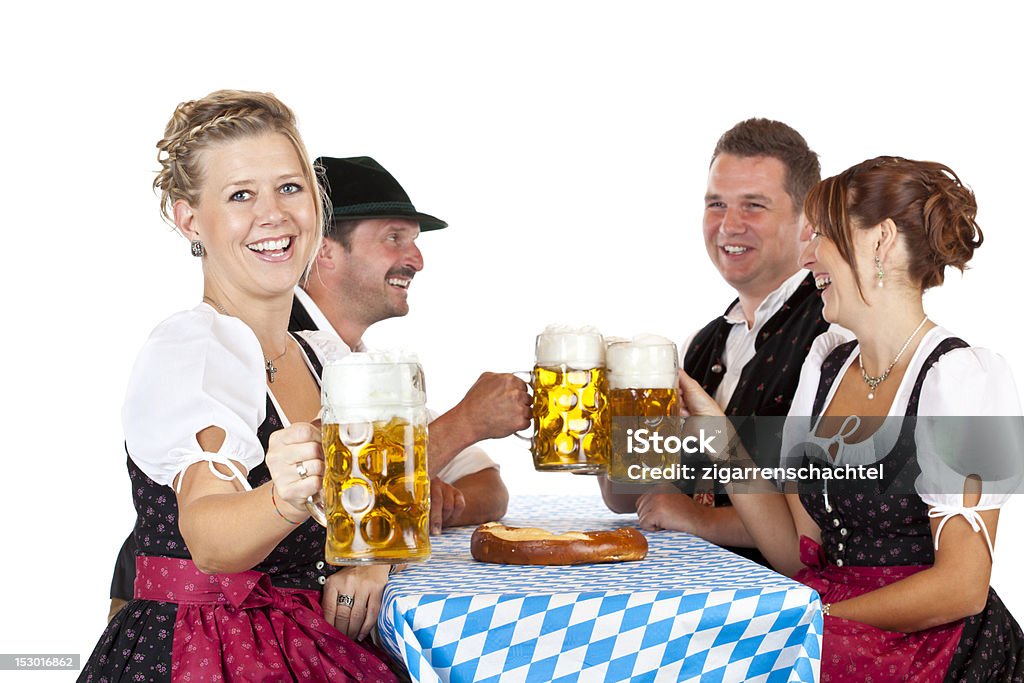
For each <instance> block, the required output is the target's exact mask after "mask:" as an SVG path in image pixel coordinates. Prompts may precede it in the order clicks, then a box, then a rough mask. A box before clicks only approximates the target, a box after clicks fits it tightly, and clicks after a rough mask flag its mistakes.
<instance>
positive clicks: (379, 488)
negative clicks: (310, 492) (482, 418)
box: [307, 352, 430, 565]
mask: <svg viewBox="0 0 1024 683" xmlns="http://www.w3.org/2000/svg"><path fill="white" fill-rule="evenodd" d="M322 386H323V415H322V425H323V426H322V431H323V449H324V484H323V490H322V491H321V492H320V494H319V496H318V498H319V500H315V499H312V498H311V499H310V500H309V501H307V507H308V508H309V510H310V513H311V514H312V515H313V517H314V518H315V519H316V520H317V521H318V522H320V524H322V525H323V526H325V527H327V544H326V549H325V559H326V560H327V562H329V563H330V564H333V565H347V564H370V563H382V564H383V563H386V564H396V563H405V562H419V561H421V560H425V559H427V558H428V557H430V534H429V525H428V521H429V516H430V515H429V512H430V479H429V477H428V475H427V409H426V389H425V386H424V381H423V370H422V369H421V368H420V365H419V363H418V362H416V359H415V357H413V356H410V355H409V354H396V353H388V352H369V353H352V354H349V355H347V356H345V357H344V358H342V359H340V360H336V361H332V362H329V363H328V364H327V365H325V366H324V372H323V384H322Z"/></svg>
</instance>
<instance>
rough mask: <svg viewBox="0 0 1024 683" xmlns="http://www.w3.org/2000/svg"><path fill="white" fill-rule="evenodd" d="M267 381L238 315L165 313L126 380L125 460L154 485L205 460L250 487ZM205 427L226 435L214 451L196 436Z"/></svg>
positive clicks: (205, 309) (200, 310)
mask: <svg viewBox="0 0 1024 683" xmlns="http://www.w3.org/2000/svg"><path fill="white" fill-rule="evenodd" d="M265 377H266V374H265V373H264V361H263V351H262V349H261V348H260V344H259V341H258V340H257V339H256V335H255V334H254V333H253V331H252V330H251V329H249V327H248V326H247V325H246V324H245V323H243V322H242V321H241V320H239V319H238V318H233V317H230V316H225V315H220V314H218V313H217V312H216V311H215V310H214V309H213V308H211V307H210V306H208V305H206V304H200V305H199V306H197V307H196V308H194V309H192V310H190V311H183V312H181V313H177V314H175V315H173V316H171V317H170V318H168V319H167V320H165V321H164V322H162V323H160V324H159V325H158V326H157V327H156V329H155V330H153V332H152V334H151V335H150V336H149V339H148V340H147V341H146V344H145V345H144V346H143V347H142V351H141V352H140V353H139V356H138V358H137V359H136V361H135V366H134V368H133V369H132V373H131V377H130V379H129V381H128V391H127V394H126V396H125V401H124V407H123V408H122V409H121V421H122V423H123V426H124V434H125V442H126V444H127V448H128V453H129V455H130V457H131V458H132V460H133V461H134V462H135V464H136V465H137V466H138V468H139V469H140V470H142V471H143V472H144V473H145V474H146V476H148V477H149V478H150V479H152V480H153V481H155V482H156V483H158V484H164V485H168V486H170V485H171V484H172V482H173V481H174V479H175V478H176V477H178V475H179V474H181V473H182V472H184V471H185V470H186V469H188V467H189V466H191V465H193V464H195V463H197V462H200V461H204V460H205V461H206V462H208V463H209V467H210V471H211V472H212V473H213V474H214V475H215V476H217V477H218V478H220V479H224V480H231V479H233V478H237V479H238V480H239V481H240V482H241V483H242V485H243V486H244V487H245V488H246V489H247V490H248V489H249V488H250V487H249V484H248V482H247V481H246V475H247V473H248V472H250V471H252V468H253V467H256V466H257V465H259V464H260V463H261V462H263V459H264V455H265V454H264V452H263V446H262V445H261V444H260V441H259V437H258V436H257V430H258V429H259V426H260V425H261V424H262V423H263V420H264V419H265V418H266V403H267V385H266V379H265ZM282 417H283V416H282ZM207 427H220V428H221V429H223V430H224V434H225V438H224V443H223V444H222V445H221V447H220V449H219V450H218V451H217V452H216V453H209V452H206V451H204V450H203V449H202V447H201V446H200V445H199V442H198V441H197V439H196V434H198V433H199V432H201V431H203V430H204V429H206V428H207ZM235 462H237V463H239V464H241V466H242V468H243V469H244V472H242V471H239V470H238V468H237V467H235V465H234V464H233V463H235ZM214 463H218V464H221V465H224V466H226V467H227V468H228V469H229V470H230V471H231V472H232V476H227V475H222V474H221V473H220V472H219V471H218V470H217V469H216V468H215V467H214ZM178 486H179V487H180V486H181V481H180V479H179V481H178Z"/></svg>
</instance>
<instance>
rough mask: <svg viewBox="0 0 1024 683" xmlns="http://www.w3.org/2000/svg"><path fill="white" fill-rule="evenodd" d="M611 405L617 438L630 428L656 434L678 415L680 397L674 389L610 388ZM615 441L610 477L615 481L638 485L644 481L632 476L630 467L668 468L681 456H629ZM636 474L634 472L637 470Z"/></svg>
mask: <svg viewBox="0 0 1024 683" xmlns="http://www.w3.org/2000/svg"><path fill="white" fill-rule="evenodd" d="M608 403H609V405H610V407H611V415H612V419H613V421H614V425H615V430H614V431H615V432H616V435H618V433H619V432H620V431H621V432H623V433H625V430H627V429H633V430H638V429H647V430H649V431H650V432H652V433H654V432H657V431H658V429H659V427H661V425H662V423H663V422H664V421H665V420H664V418H666V417H670V416H672V415H675V414H676V413H677V411H678V406H679V395H678V392H676V390H675V389H664V388H662V389H611V390H610V391H609V392H608ZM619 441H620V439H618V438H617V439H616V440H615V447H614V452H613V455H612V457H611V462H610V465H609V468H608V477H609V478H610V479H612V480H613V481H622V482H634V483H635V482H637V481H646V479H643V478H637V477H635V476H634V477H630V476H629V474H628V472H629V467H630V466H631V465H639V466H640V467H643V466H645V465H646V466H647V467H652V468H659V469H661V468H665V467H669V466H671V465H672V464H674V463H677V462H678V461H679V456H678V454H674V453H666V454H663V455H662V454H658V453H644V454H639V453H629V452H628V451H627V449H626V448H625V444H621V445H620V443H619ZM634 471H635V470H634Z"/></svg>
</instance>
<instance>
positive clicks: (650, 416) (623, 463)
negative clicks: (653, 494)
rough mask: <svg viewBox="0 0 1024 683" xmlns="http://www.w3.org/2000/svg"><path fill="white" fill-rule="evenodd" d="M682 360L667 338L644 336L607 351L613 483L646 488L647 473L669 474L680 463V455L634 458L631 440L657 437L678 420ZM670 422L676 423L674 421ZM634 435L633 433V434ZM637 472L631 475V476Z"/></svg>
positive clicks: (642, 455) (610, 346)
mask: <svg viewBox="0 0 1024 683" xmlns="http://www.w3.org/2000/svg"><path fill="white" fill-rule="evenodd" d="M678 370H679V357H678V354H677V352H676V345H675V344H673V343H672V342H671V341H670V340H668V339H665V338H664V337H658V336H655V335H639V336H636V337H634V338H633V339H632V340H631V341H621V342H617V343H614V344H609V345H608V385H609V390H608V403H609V405H610V408H611V421H612V453H611V462H610V465H609V468H608V478H609V479H611V480H612V481H619V482H632V483H636V482H644V481H649V478H647V477H643V476H641V474H642V472H643V471H644V470H643V468H644V467H648V468H657V469H664V468H667V467H670V466H671V465H673V464H675V463H677V462H678V461H679V456H678V454H669V453H665V454H658V453H656V452H654V451H653V449H649V450H648V452H647V453H645V454H639V453H630V452H629V449H628V448H627V446H626V444H627V442H628V438H627V434H629V433H636V431H637V430H647V431H648V433H650V434H654V433H656V432H658V430H659V428H660V427H661V426H662V425H663V423H665V426H668V423H666V422H665V418H666V417H670V416H673V415H676V413H677V410H678V405H679V397H678V393H677V391H676V385H677V384H678V382H679V376H678V374H679V373H678ZM669 422H671V421H669ZM629 430H632V431H631V432H630V431H629ZM631 468H632V472H631Z"/></svg>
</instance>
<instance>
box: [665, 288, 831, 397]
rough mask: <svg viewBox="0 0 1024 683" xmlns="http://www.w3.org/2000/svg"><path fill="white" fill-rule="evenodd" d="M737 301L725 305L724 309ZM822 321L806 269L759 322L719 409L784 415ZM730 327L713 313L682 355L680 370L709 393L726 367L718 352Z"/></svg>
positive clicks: (824, 325) (817, 297) (824, 327)
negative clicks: (790, 291)
mask: <svg viewBox="0 0 1024 683" xmlns="http://www.w3.org/2000/svg"><path fill="white" fill-rule="evenodd" d="M738 301H739V299H737V300H736V301H734V302H733V303H732V304H730V305H729V308H727V309H726V313H728V312H729V310H730V309H732V307H733V306H735V305H736V303H737V302H738ZM828 326H829V324H828V322H826V321H825V319H824V318H822V317H821V296H820V295H819V294H818V289H817V287H815V286H814V276H813V275H810V274H808V275H807V277H806V278H804V279H803V281H802V282H801V283H800V286H799V287H797V289H796V291H795V292H793V295H792V296H790V297H789V299H787V300H786V303H784V304H782V308H780V309H779V310H778V311H776V312H775V315H773V316H772V317H771V318H769V319H768V320H767V321H765V324H764V326H763V327H761V331H760V332H759V333H758V335H757V339H756V340H755V341H754V357H753V358H751V359H750V361H749V362H748V363H747V364H746V365H744V366H743V370H742V371H741V372H740V379H739V382H738V383H737V384H736V389H735V391H733V392H732V398H731V399H730V400H729V405H727V406H724V410H725V414H726V415H730V416H733V415H737V416H743V415H777V416H784V415H786V414H788V413H789V406H790V404H791V403H792V402H793V394H794V393H796V385H797V383H798V382H799V380H800V368H801V367H802V366H803V364H804V359H805V358H806V357H807V353H808V352H809V351H810V350H811V343H812V342H813V341H814V339H815V337H817V336H818V335H820V334H822V333H823V332H825V331H826V330H827V329H828ZM732 327H733V325H732V323H729V322H727V321H726V320H725V318H724V316H723V317H719V318H715V319H714V320H712V321H711V322H710V323H708V324H707V325H706V326H705V327H704V329H702V330H701V331H700V332H698V333H697V334H696V335H695V336H694V338H693V341H692V342H691V343H690V348H689V349H687V351H686V357H685V358H683V369H684V370H686V373H687V374H688V375H690V376H691V377H693V378H694V379H696V380H697V381H698V382H700V383H701V386H702V387H704V391H706V392H708V393H709V394H711V395H714V393H715V391H716V390H717V389H718V385H719V384H721V383H722V378H723V377H724V376H725V371H726V370H727V368H726V367H725V362H724V360H723V358H722V356H723V354H724V353H725V342H726V339H727V338H728V337H729V332H730V331H731V330H732Z"/></svg>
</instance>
